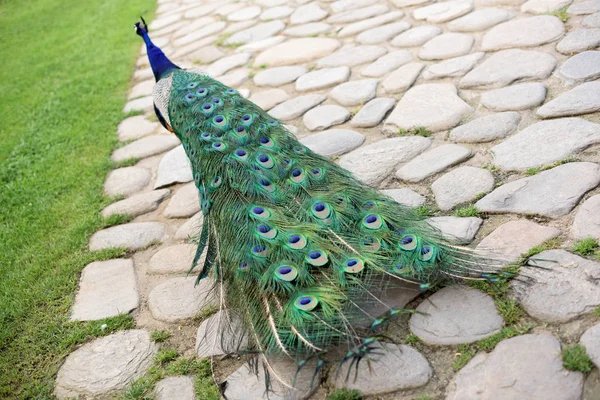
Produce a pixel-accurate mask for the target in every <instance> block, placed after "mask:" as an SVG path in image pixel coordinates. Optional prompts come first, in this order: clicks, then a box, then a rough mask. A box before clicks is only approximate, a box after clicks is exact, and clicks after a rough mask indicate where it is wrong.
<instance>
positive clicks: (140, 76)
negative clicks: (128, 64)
mask: <svg viewBox="0 0 600 400" xmlns="http://www.w3.org/2000/svg"><path fill="white" fill-rule="evenodd" d="M153 76H154V73H153V72H152V68H144V69H138V70H136V71H135V72H134V73H133V79H135V80H136V81H141V80H145V79H149V78H152V77H153Z"/></svg>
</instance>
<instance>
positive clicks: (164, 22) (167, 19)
mask: <svg viewBox="0 0 600 400" xmlns="http://www.w3.org/2000/svg"><path fill="white" fill-rule="evenodd" d="M180 18H181V14H172V15H169V16H164V17H159V18H157V19H155V20H154V21H152V22H151V23H150V25H149V28H150V29H152V30H153V31H157V30H159V29H161V28H164V27H166V26H168V25H171V24H173V23H175V22H177V21H179V19H180Z"/></svg>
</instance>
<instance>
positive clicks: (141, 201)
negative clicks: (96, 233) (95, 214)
mask: <svg viewBox="0 0 600 400" xmlns="http://www.w3.org/2000/svg"><path fill="white" fill-rule="evenodd" d="M169 193H170V191H169V189H162V190H153V191H151V192H147V193H140V194H136V195H134V196H131V197H129V198H127V199H125V200H121V201H117V202H116V203H113V204H111V205H109V206H108V207H106V208H105V209H104V210H102V216H103V217H104V218H108V217H110V216H111V215H128V216H130V217H137V216H138V215H142V214H146V213H147V212H150V211H154V210H156V209H157V208H158V206H159V205H160V203H161V202H162V201H163V200H164V199H165V198H167V196H168V195H169Z"/></svg>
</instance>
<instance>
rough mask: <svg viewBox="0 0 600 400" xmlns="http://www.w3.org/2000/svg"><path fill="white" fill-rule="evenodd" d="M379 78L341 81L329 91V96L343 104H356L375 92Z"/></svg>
mask: <svg viewBox="0 0 600 400" xmlns="http://www.w3.org/2000/svg"><path fill="white" fill-rule="evenodd" d="M378 84H379V79H361V80H358V81H350V82H345V83H342V84H340V85H338V86H336V87H334V88H333V90H331V92H329V97H330V98H332V99H333V100H335V101H337V102H338V103H340V104H341V105H344V106H357V105H359V104H364V103H366V102H367V101H369V100H371V99H372V98H374V97H375V95H376V94H377V85H378Z"/></svg>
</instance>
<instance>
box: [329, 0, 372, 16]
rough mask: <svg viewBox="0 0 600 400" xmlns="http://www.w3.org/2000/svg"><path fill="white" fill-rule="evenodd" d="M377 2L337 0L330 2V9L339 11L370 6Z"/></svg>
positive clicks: (369, 0) (368, 0) (335, 11)
mask: <svg viewBox="0 0 600 400" xmlns="http://www.w3.org/2000/svg"><path fill="white" fill-rule="evenodd" d="M374 3H377V0H338V1H334V2H333V3H331V6H330V7H331V11H333V12H334V13H339V12H342V11H347V10H354V9H356V8H361V7H366V6H370V5H371V4H374Z"/></svg>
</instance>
